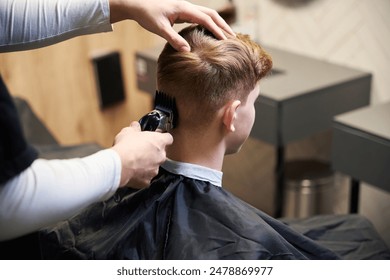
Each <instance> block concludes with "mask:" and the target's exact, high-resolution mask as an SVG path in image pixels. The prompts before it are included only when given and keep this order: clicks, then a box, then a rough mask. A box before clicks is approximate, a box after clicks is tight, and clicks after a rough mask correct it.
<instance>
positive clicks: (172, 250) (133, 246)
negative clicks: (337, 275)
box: [41, 161, 338, 259]
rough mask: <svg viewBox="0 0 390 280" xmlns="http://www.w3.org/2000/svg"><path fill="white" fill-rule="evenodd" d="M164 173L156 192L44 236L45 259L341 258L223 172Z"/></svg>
mask: <svg viewBox="0 0 390 280" xmlns="http://www.w3.org/2000/svg"><path fill="white" fill-rule="evenodd" d="M163 167H164V168H161V169H160V172H159V174H158V175H157V177H156V178H155V179H154V180H153V182H152V184H151V186H150V187H149V188H147V189H143V190H140V191H138V192H135V193H131V194H128V193H127V194H126V193H124V194H123V193H122V194H121V195H118V194H117V195H116V196H114V197H113V198H112V199H110V200H108V201H106V202H103V203H98V204H95V205H93V206H91V207H89V208H88V209H87V210H86V211H84V212H82V213H81V214H79V215H77V216H75V217H73V218H72V219H70V220H69V221H66V222H62V223H60V224H58V225H56V226H55V227H54V228H51V229H47V230H44V231H42V232H41V244H42V254H43V257H44V258H46V259H337V258H338V256H337V255H336V254H335V253H333V252H332V251H330V250H328V249H326V248H324V247H322V246H320V245H318V244H317V243H316V242H315V241H312V240H311V239H309V238H307V237H305V236H304V235H302V234H300V233H297V232H295V231H294V230H292V229H291V228H290V227H289V226H287V225H285V224H284V223H282V222H280V221H278V220H276V219H274V218H272V217H270V216H268V215H266V214H265V213H263V212H261V211H259V210H258V209H256V208H254V207H252V206H250V205H249V204H247V203H245V202H243V201H242V200H240V199H238V198H237V197H235V196H234V195H232V194H231V193H229V192H228V191H226V190H225V189H223V188H222V187H219V186H217V185H218V178H216V177H218V174H216V175H215V174H213V171H211V169H210V170H208V169H206V168H204V167H199V166H196V165H191V164H184V168H183V164H182V163H177V162H173V161H169V162H167V163H165V164H164V166H163ZM202 169H203V171H205V172H203V171H202ZM168 170H169V171H168ZM183 170H184V171H183ZM175 173H176V174H175ZM214 173H217V172H214ZM221 176H222V175H221ZM120 190H121V189H120ZM122 191H126V190H122ZM119 196H120V197H119Z"/></svg>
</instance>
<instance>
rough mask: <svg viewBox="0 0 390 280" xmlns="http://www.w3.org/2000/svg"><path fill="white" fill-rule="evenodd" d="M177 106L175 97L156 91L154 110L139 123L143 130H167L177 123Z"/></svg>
mask: <svg viewBox="0 0 390 280" xmlns="http://www.w3.org/2000/svg"><path fill="white" fill-rule="evenodd" d="M177 117H178V113H177V107H176V101H175V99H174V98H173V97H170V96H168V95H166V94H165V93H163V92H161V91H156V96H155V98H154V110H153V111H151V112H149V113H148V114H146V115H145V116H143V117H142V118H141V119H140V120H139V123H140V125H141V130H142V131H159V132H167V131H170V130H171V129H172V128H174V127H176V125H177Z"/></svg>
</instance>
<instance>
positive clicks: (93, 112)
mask: <svg viewBox="0 0 390 280" xmlns="http://www.w3.org/2000/svg"><path fill="white" fill-rule="evenodd" d="M161 42H162V39H160V38H159V37H157V36H156V35H154V34H151V33H149V32H147V31H145V30H144V29H142V28H141V27H140V26H139V25H137V24H136V23H135V22H122V23H118V24H115V25H114V32H108V33H102V34H94V35H88V36H82V37H77V38H74V39H71V40H68V41H65V42H61V43H59V44H56V45H52V46H49V47H45V48H41V49H36V50H30V51H22V52H13V53H3V54H0V73H1V75H2V76H3V79H4V80H5V82H6V84H7V86H8V88H9V90H10V91H11V94H12V95H15V96H21V97H24V98H25V99H27V100H28V102H29V103H30V104H31V106H32V108H33V110H34V111H35V112H36V113H37V115H38V116H39V117H40V118H41V119H42V120H43V121H44V122H45V124H46V125H47V126H48V128H49V129H50V130H51V131H52V133H53V134H54V135H55V137H56V138H57V139H58V140H59V141H60V143H62V144H66V145H70V144H79V143H85V142H96V143H99V144H100V145H103V146H105V147H107V146H110V145H111V144H112V142H113V138H114V136H115V135H116V134H117V133H118V132H119V131H120V129H121V128H122V127H124V126H126V125H128V124H129V123H130V121H131V120H138V119H139V118H140V117H141V116H142V115H143V114H144V113H146V112H147V111H148V110H149V109H150V106H151V100H150V96H149V95H147V94H145V93H142V92H139V91H138V90H137V87H136V74H135V67H134V54H135V51H136V50H138V49H142V48H148V47H151V46H153V45H155V44H156V43H161ZM114 50H117V51H119V52H120V53H121V62H122V71H123V76H124V83H125V94H126V100H125V102H123V103H121V104H119V105H115V106H113V107H111V108H108V109H105V110H103V111H101V110H100V109H99V99H98V95H97V89H96V85H95V77H94V71H93V65H92V62H91V57H92V56H93V54H94V53H96V52H102V51H114Z"/></svg>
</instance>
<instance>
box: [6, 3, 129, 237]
mask: <svg viewBox="0 0 390 280" xmlns="http://www.w3.org/2000/svg"><path fill="white" fill-rule="evenodd" d="M111 30H112V27H111V24H110V10H109V3H108V0H1V1H0V52H9V51H20V50H27V49H34V48H40V47H44V46H47V45H50V44H54V43H57V42H60V41H63V40H66V39H69V38H72V37H76V36H79V35H85V34H92V33H98V32H106V31H111ZM120 174H121V162H120V158H119V155H117V154H116V152H115V151H113V150H104V151H101V152H98V153H96V154H94V155H91V156H89V157H86V158H82V159H71V160H50V161H47V160H42V159H38V160H36V161H34V163H33V164H32V165H31V166H30V167H29V168H28V169H26V170H25V171H24V172H22V173H21V174H19V175H18V176H16V177H14V178H12V179H11V180H10V181H8V182H6V183H5V184H3V185H0V241H2V240H7V239H11V238H15V237H18V236H21V235H24V234H27V233H29V232H32V231H35V230H38V229H40V228H42V227H45V226H48V225H50V224H53V223H55V222H58V221H60V220H63V219H66V218H69V217H71V216H72V215H74V214H76V213H77V212H78V211H80V210H81V209H82V208H84V207H86V206H88V205H89V204H91V203H93V202H96V201H99V200H104V199H106V198H108V197H109V196H111V195H112V194H113V193H114V192H115V191H116V189H117V188H118V186H119V181H120Z"/></svg>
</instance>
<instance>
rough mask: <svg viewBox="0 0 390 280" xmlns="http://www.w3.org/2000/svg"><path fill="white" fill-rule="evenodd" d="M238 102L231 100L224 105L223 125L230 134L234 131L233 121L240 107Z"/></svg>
mask: <svg viewBox="0 0 390 280" xmlns="http://www.w3.org/2000/svg"><path fill="white" fill-rule="evenodd" d="M240 105H241V101H240V100H233V101H231V102H229V103H228V104H226V105H225V110H224V114H223V124H224V125H225V126H226V129H227V130H228V131H230V132H234V131H235V130H236V127H235V119H236V117H237V109H238V107H240Z"/></svg>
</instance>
